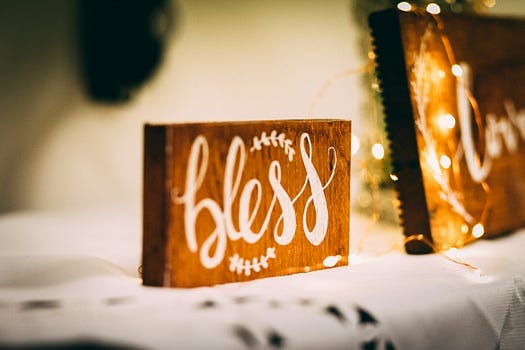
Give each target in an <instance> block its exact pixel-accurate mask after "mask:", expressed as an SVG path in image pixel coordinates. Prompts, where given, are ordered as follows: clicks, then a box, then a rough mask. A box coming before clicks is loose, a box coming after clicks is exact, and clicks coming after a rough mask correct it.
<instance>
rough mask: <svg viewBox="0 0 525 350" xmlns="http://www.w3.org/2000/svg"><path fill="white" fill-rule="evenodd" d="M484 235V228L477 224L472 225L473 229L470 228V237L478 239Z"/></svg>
mask: <svg viewBox="0 0 525 350" xmlns="http://www.w3.org/2000/svg"><path fill="white" fill-rule="evenodd" d="M484 233H485V228H484V227H483V225H482V224H479V223H478V224H476V225H474V227H473V228H472V236H474V237H476V238H480V237H481V236H483V234H484Z"/></svg>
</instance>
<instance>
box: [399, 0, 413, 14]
mask: <svg viewBox="0 0 525 350" xmlns="http://www.w3.org/2000/svg"><path fill="white" fill-rule="evenodd" d="M397 8H398V9H400V10H401V11H405V12H408V11H410V10H412V5H410V4H409V3H408V2H406V1H401V2H400V3H399V4H397Z"/></svg>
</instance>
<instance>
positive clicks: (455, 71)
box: [452, 64, 463, 78]
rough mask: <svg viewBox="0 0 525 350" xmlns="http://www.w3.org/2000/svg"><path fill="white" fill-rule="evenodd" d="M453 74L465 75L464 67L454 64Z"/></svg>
mask: <svg viewBox="0 0 525 350" xmlns="http://www.w3.org/2000/svg"><path fill="white" fill-rule="evenodd" d="M452 74H453V75H454V76H455V77H456V78H461V77H462V76H463V68H461V66H460V65H459V64H453V65H452Z"/></svg>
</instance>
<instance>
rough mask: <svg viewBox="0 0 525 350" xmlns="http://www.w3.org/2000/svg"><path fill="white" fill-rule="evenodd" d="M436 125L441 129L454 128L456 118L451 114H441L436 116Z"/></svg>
mask: <svg viewBox="0 0 525 350" xmlns="http://www.w3.org/2000/svg"><path fill="white" fill-rule="evenodd" d="M438 125H439V127H440V129H441V130H444V131H446V130H450V129H454V126H456V118H454V116H453V115H452V114H448V113H447V114H443V115H440V116H439V117H438Z"/></svg>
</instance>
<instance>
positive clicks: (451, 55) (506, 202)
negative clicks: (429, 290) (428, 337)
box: [369, 10, 525, 253]
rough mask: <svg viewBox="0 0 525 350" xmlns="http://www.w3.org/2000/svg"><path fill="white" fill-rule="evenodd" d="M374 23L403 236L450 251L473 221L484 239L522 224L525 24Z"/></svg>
mask: <svg viewBox="0 0 525 350" xmlns="http://www.w3.org/2000/svg"><path fill="white" fill-rule="evenodd" d="M369 22H370V26H371V28H372V35H373V38H374V45H375V53H376V62H377V74H378V77H379V79H380V81H381V89H382V97H383V104H384V108H385V114H386V122H387V132H388V134H389V139H390V141H391V150H392V157H393V167H394V171H395V173H396V175H397V176H398V178H399V181H397V182H396V184H395V185H396V188H397V190H398V193H399V199H400V203H401V207H400V210H401V220H402V223H403V227H404V233H405V235H407V236H410V235H413V234H423V235H425V236H426V237H427V238H428V239H429V240H431V241H432V242H433V243H434V245H435V246H436V247H437V248H438V249H440V250H446V249H448V248H451V247H460V246H462V245H464V244H466V243H468V242H471V241H472V240H473V234H472V233H473V231H475V230H476V228H475V227H476V225H478V226H479V225H482V226H483V227H484V235H485V236H486V237H491V236H495V235H499V234H502V233H506V232H510V231H512V230H514V229H517V228H519V227H522V226H524V225H525V180H524V179H525V143H524V140H525V110H524V108H525V84H523V81H524V79H525V21H523V20H518V19H505V18H495V17H482V16H474V15H442V16H432V15H430V14H428V13H426V14H425V13H419V12H400V11H396V10H387V11H383V12H378V13H375V14H372V15H371V17H370V19H369ZM453 64H457V65H459V66H460V67H461V70H460V73H461V74H460V76H459V77H457V76H454V74H452V68H453ZM446 114H450V115H451V116H453V117H454V118H455V119H454V120H455V125H454V126H453V127H452V128H450V129H448V130H447V128H445V129H444V128H443V127H440V126H439V119H438V118H440V117H441V116H443V115H446ZM443 156H446V157H448V158H449V159H450V160H451V161H452V162H451V165H450V168H447V167H446V166H447V162H446V160H447V159H445V160H444V161H443V158H442V157H443ZM443 164H444V165H443ZM406 248H407V251H408V252H409V253H426V252H430V251H431V249H430V247H429V246H427V245H425V244H422V243H421V242H420V241H413V242H411V243H409V244H407V246H406Z"/></svg>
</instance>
